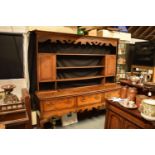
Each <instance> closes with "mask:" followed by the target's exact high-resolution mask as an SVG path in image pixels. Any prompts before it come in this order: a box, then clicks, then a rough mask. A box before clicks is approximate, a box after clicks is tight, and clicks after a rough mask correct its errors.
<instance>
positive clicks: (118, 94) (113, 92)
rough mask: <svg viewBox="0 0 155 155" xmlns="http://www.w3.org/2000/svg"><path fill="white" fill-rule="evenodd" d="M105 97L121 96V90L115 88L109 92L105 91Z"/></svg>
mask: <svg viewBox="0 0 155 155" xmlns="http://www.w3.org/2000/svg"><path fill="white" fill-rule="evenodd" d="M104 96H105V98H106V99H108V98H111V97H120V89H119V90H113V91H109V92H105V95H104Z"/></svg>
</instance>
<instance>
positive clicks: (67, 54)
mask: <svg viewBox="0 0 155 155" xmlns="http://www.w3.org/2000/svg"><path fill="white" fill-rule="evenodd" d="M56 55H64V56H105V54H78V53H56Z"/></svg>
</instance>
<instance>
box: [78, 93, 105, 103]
mask: <svg viewBox="0 0 155 155" xmlns="http://www.w3.org/2000/svg"><path fill="white" fill-rule="evenodd" d="M101 99H102V95H101V94H100V93H98V94H91V95H83V96H78V97H77V104H78V106H82V105H88V104H93V103H99V102H101Z"/></svg>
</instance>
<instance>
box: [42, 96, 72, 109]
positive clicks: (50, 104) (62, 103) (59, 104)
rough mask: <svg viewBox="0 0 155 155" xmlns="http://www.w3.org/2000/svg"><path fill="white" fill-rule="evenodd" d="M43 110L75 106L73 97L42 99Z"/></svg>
mask: <svg viewBox="0 0 155 155" xmlns="http://www.w3.org/2000/svg"><path fill="white" fill-rule="evenodd" d="M42 104H43V109H44V111H52V110H61V109H67V108H73V107H75V98H74V97H72V98H65V99H53V100H51V101H43V102H42Z"/></svg>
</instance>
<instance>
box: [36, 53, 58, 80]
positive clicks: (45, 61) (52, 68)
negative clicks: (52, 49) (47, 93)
mask: <svg viewBox="0 0 155 155" xmlns="http://www.w3.org/2000/svg"><path fill="white" fill-rule="evenodd" d="M38 80H39V82H46V81H54V80H56V55H55V54H50V53H49V54H48V53H45V54H44V53H40V54H39V55H38Z"/></svg>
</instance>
